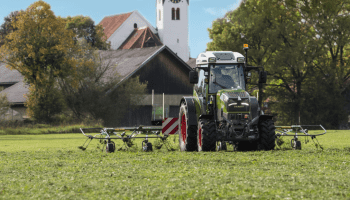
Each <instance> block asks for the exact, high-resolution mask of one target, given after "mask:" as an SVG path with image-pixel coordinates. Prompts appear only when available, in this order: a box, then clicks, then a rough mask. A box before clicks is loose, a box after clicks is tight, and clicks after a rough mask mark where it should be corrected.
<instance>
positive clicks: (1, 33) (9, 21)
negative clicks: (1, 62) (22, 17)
mask: <svg viewBox="0 0 350 200" xmlns="http://www.w3.org/2000/svg"><path fill="white" fill-rule="evenodd" d="M19 12H20V11H14V12H11V13H10V14H9V15H8V16H6V17H5V18H4V23H3V24H1V26H0V47H1V46H2V45H3V44H4V43H5V40H6V36H7V35H8V34H10V33H11V32H13V31H15V30H16V29H15V28H14V27H13V21H16V16H17V15H18V13H19Z"/></svg>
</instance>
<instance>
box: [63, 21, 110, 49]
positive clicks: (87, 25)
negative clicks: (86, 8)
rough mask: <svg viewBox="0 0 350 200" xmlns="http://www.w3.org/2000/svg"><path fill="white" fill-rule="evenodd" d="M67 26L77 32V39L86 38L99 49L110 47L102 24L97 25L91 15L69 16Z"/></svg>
mask: <svg viewBox="0 0 350 200" xmlns="http://www.w3.org/2000/svg"><path fill="white" fill-rule="evenodd" d="M65 20H66V28H67V29H69V30H72V31H73V32H74V34H75V40H78V39H81V38H84V39H85V40H86V41H87V43H88V44H90V45H91V46H92V47H94V48H97V49H99V50H107V49H109V48H110V44H109V42H107V38H106V37H105V34H104V32H103V27H102V26H101V25H95V22H94V21H93V20H92V19H91V18H90V17H85V16H74V17H70V16H69V17H67V18H65Z"/></svg>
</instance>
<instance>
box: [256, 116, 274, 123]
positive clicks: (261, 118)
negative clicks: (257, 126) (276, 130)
mask: <svg viewBox="0 0 350 200" xmlns="http://www.w3.org/2000/svg"><path fill="white" fill-rule="evenodd" d="M272 118H273V116H272V115H260V116H259V123H260V122H262V121H265V120H267V119H271V120H272Z"/></svg>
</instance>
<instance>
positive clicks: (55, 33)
mask: <svg viewBox="0 0 350 200" xmlns="http://www.w3.org/2000/svg"><path fill="white" fill-rule="evenodd" d="M12 26H13V27H14V28H15V29H16V31H14V32H11V33H10V34H9V35H8V36H7V39H8V40H6V41H5V43H4V45H3V46H2V47H1V53H2V54H1V56H2V58H1V59H0V60H2V61H3V62H5V63H6V64H7V66H8V67H10V68H11V69H16V70H18V71H19V72H20V73H21V74H22V75H23V76H24V79H25V81H26V82H27V83H28V84H29V85H30V94H29V95H27V106H28V108H29V113H30V114H31V115H32V116H33V117H34V118H36V119H38V120H43V121H49V120H50V119H51V118H52V116H53V115H54V114H56V113H59V112H60V109H57V108H62V107H63V105H61V104H62V101H53V102H50V101H48V99H55V98H60V95H58V94H54V91H57V84H56V83H57V78H64V77H66V76H68V75H72V74H75V72H76V70H75V69H76V64H77V60H76V59H75V58H74V51H75V45H74V40H73V38H74V36H75V35H74V33H73V31H71V30H67V29H66V28H65V26H66V24H65V20H63V19H62V18H59V17H56V16H55V15H54V13H53V12H52V10H51V9H50V5H49V4H47V3H45V2H43V1H37V2H35V3H33V4H32V5H30V6H29V7H28V8H27V9H26V10H25V11H23V12H20V13H18V14H17V16H16V21H14V22H12ZM38 105H40V106H39V107H40V108H43V109H45V112H36V111H35V110H36V109H37V108H35V107H36V106H38ZM39 110H40V109H39Z"/></svg>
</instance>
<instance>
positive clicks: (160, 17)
mask: <svg viewBox="0 0 350 200" xmlns="http://www.w3.org/2000/svg"><path fill="white" fill-rule="evenodd" d="M160 20H162V11H161V10H159V21H160Z"/></svg>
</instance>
